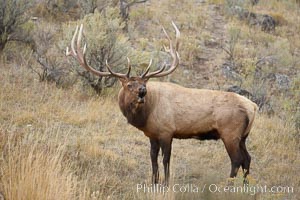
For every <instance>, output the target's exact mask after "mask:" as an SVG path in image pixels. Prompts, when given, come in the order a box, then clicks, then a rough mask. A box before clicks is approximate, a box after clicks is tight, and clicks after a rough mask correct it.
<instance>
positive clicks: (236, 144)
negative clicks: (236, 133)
mask: <svg viewBox="0 0 300 200" xmlns="http://www.w3.org/2000/svg"><path fill="white" fill-rule="evenodd" d="M223 142H224V145H225V148H226V150H227V153H228V155H229V157H230V160H231V172H230V178H234V177H236V175H237V173H238V170H239V168H240V166H241V165H242V164H243V161H244V154H243V152H242V150H241V148H240V139H238V138H236V139H231V140H229V139H228V140H225V139H223Z"/></svg>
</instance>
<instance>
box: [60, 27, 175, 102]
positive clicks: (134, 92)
mask: <svg viewBox="0 0 300 200" xmlns="http://www.w3.org/2000/svg"><path fill="white" fill-rule="evenodd" d="M172 25H173V27H174V29H175V32H176V39H175V45H173V42H172V40H171V38H170V37H169V35H168V34H167V32H166V30H165V29H164V28H163V32H164V33H165V35H166V37H167V39H168V41H169V48H166V47H165V46H164V49H165V51H166V52H168V53H169V54H170V55H171V57H172V59H173V61H172V64H171V66H170V68H169V69H168V70H166V71H165V68H166V65H164V66H162V67H161V68H160V69H159V70H157V71H153V72H149V71H150V67H151V64H152V59H151V60H150V62H149V65H148V67H147V69H146V70H145V72H144V73H143V74H141V75H140V76H132V77H131V76H130V71H131V65H130V60H129V58H128V57H127V61H128V64H127V67H128V71H127V73H126V74H121V73H117V72H114V71H113V70H112V69H111V67H110V66H109V64H108V62H107V60H106V68H107V70H108V71H107V72H102V71H98V70H95V69H94V68H92V67H91V66H89V64H88V63H87V61H86V56H85V55H86V44H85V45H84V46H83V50H81V40H82V31H83V25H82V24H81V25H80V28H79V31H78V26H77V27H76V30H75V33H74V35H73V38H72V41H71V50H70V51H69V48H68V47H67V49H66V55H67V56H69V55H70V56H73V57H74V58H75V59H76V60H77V61H78V62H79V64H80V65H81V66H82V67H83V68H85V69H86V70H88V71H90V72H92V73H93V74H95V75H97V76H114V77H117V78H118V79H119V80H120V82H121V84H122V87H123V91H124V101H125V102H124V103H125V104H127V105H129V104H131V105H135V107H139V106H140V105H142V104H144V103H145V96H146V94H147V87H146V84H147V81H148V80H149V79H150V78H155V77H163V76H167V75H168V74H170V73H172V72H173V71H174V70H175V69H176V67H177V66H178V64H179V54H178V52H177V51H178V48H179V37H180V32H179V30H178V28H177V27H176V25H175V23H174V22H172ZM76 37H77V41H76ZM75 42H76V44H75Z"/></svg>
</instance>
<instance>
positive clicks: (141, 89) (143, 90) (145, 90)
mask: <svg viewBox="0 0 300 200" xmlns="http://www.w3.org/2000/svg"><path fill="white" fill-rule="evenodd" d="M146 94H147V89H146V87H145V86H142V87H140V88H139V97H144V96H145V95H146Z"/></svg>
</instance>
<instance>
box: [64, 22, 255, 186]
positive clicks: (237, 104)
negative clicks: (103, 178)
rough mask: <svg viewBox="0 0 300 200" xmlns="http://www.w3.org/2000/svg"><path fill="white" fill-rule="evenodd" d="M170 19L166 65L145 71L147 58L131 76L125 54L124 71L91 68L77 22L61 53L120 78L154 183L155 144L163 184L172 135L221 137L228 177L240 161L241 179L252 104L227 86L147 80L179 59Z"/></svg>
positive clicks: (126, 110) (122, 103) (122, 99)
mask: <svg viewBox="0 0 300 200" xmlns="http://www.w3.org/2000/svg"><path fill="white" fill-rule="evenodd" d="M172 25H173V27H174V28H175V32H176V39H175V44H174V43H173V42H174V41H173V40H172V39H171V38H170V37H169V35H168V34H167V32H166V31H165V29H164V28H163V32H164V34H165V35H166V37H167V39H168V41H169V47H168V48H165V50H166V51H167V52H168V53H169V54H170V55H171V57H172V63H171V66H170V68H168V69H165V66H163V67H161V68H160V69H159V70H156V71H154V72H149V71H150V66H151V63H152V62H151V60H150V63H149V66H148V67H147V69H146V70H145V72H144V73H143V74H142V75H140V76H133V77H131V76H130V70H131V65H130V60H129V59H128V58H127V59H128V71H127V73H126V74H121V73H117V72H114V71H113V70H112V69H111V67H110V66H109V64H108V63H107V61H106V67H107V70H108V71H106V72H102V71H97V70H95V69H94V68H92V67H91V66H89V64H88V63H87V60H86V57H85V54H86V44H85V45H84V47H83V50H81V40H82V31H83V26H82V25H81V26H80V28H79V31H78V26H77V28H76V31H75V33H74V35H73V38H72V41H71V50H70V51H69V49H68V48H67V50H66V55H70V56H73V57H74V58H76V59H77V61H78V62H79V64H80V65H81V66H82V67H84V68H85V69H86V70H88V71H90V72H92V73H93V74H95V75H97V76H114V77H117V78H118V79H119V80H120V82H121V85H122V88H121V89H120V91H119V95H118V101H119V107H120V109H121V111H122V113H123V115H124V116H125V117H126V118H127V120H128V122H129V123H130V124H131V125H133V126H134V127H136V128H138V129H139V130H141V131H143V132H144V134H145V135H146V136H147V137H148V138H149V139H150V145H151V150H150V157H151V162H152V182H153V183H154V184H156V183H158V181H159V170H158V163H157V158H158V154H159V151H160V149H161V150H162V155H163V165H164V175H165V183H166V184H168V180H169V174H170V173H169V167H170V157H171V148H172V140H173V138H178V139H188V138H194V139H199V140H210V139H214V140H218V139H221V140H222V141H223V143H224V145H225V148H226V150H227V153H228V155H229V157H230V159H231V173H230V177H235V176H236V175H237V172H238V169H239V168H240V166H241V167H242V169H243V172H244V179H245V178H246V177H247V175H248V174H249V168H250V161H251V157H250V155H249V153H248V151H247V149H246V145H245V142H246V139H247V136H248V135H249V132H250V130H251V127H252V124H253V121H254V117H255V113H256V110H257V105H256V104H255V103H253V102H251V101H250V100H249V99H247V98H246V97H243V96H240V95H238V94H235V93H232V92H224V91H215V90H206V89H191V88H184V87H182V86H179V85H176V84H173V83H167V82H151V81H149V82H148V80H149V79H150V78H156V77H163V76H167V75H168V74H171V73H172V72H173V71H174V70H175V69H176V68H177V66H178V65H179V54H178V47H179V38H180V32H179V30H178V28H177V27H176V25H175V24H174V23H173V22H172ZM77 34H78V36H77ZM76 37H77V42H76V45H75V40H76ZM75 46H76V47H75Z"/></svg>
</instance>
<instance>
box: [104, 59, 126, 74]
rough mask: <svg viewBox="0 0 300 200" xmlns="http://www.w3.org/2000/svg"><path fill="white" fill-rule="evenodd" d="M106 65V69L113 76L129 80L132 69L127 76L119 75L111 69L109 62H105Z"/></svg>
mask: <svg viewBox="0 0 300 200" xmlns="http://www.w3.org/2000/svg"><path fill="white" fill-rule="evenodd" d="M105 64H106V68H107V70H108V71H109V72H110V73H111V74H112V75H113V76H116V77H118V78H129V73H130V71H131V67H129V69H128V71H127V73H126V74H121V73H117V72H114V71H112V69H111V67H110V66H109V64H108V62H107V60H106V61H105ZM127 75H128V76H127Z"/></svg>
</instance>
